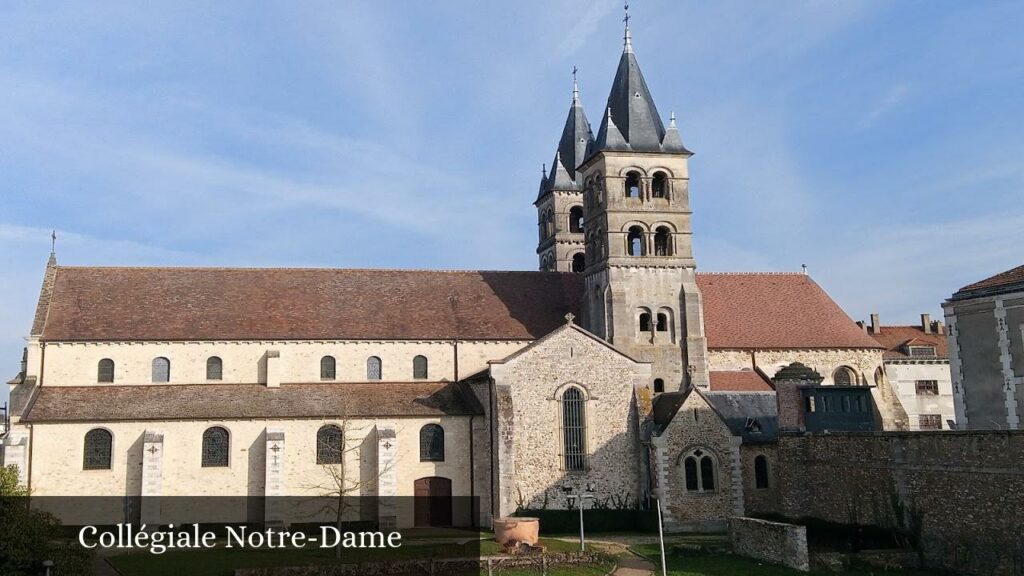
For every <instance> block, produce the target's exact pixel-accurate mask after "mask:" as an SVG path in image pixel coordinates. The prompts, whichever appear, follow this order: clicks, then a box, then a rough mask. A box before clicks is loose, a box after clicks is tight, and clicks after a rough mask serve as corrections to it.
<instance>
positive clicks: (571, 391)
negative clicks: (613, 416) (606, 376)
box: [561, 386, 587, 472]
mask: <svg viewBox="0 0 1024 576" xmlns="http://www.w3.org/2000/svg"><path fill="white" fill-rule="evenodd" d="M561 400H562V466H563V469H564V470H566V471H570V472H581V471H584V470H586V469H587V413H586V398H585V397H584V396H583V391H582V390H580V389H579V388H577V387H575V386H570V387H569V388H567V389H566V390H565V392H563V393H562V399H561Z"/></svg>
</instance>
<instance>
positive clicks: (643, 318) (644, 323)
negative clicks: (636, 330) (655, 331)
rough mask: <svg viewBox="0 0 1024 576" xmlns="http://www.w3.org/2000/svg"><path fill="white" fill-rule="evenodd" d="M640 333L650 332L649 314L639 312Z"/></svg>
mask: <svg viewBox="0 0 1024 576" xmlns="http://www.w3.org/2000/svg"><path fill="white" fill-rule="evenodd" d="M640 331H641V332H650V331H651V313H650V312H641V313H640Z"/></svg>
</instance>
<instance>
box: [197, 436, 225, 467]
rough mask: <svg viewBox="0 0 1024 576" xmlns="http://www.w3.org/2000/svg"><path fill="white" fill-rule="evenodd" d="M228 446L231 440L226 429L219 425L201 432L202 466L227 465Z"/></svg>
mask: <svg viewBox="0 0 1024 576" xmlns="http://www.w3.org/2000/svg"><path fill="white" fill-rule="evenodd" d="M230 447H231V440H230V438H229V436H228V431H227V430H226V429H224V428H221V427H220V426H214V427H213V428H207V429H206V432H203V467H204V468H217V467H225V466H227V465H228V450H229V449H230Z"/></svg>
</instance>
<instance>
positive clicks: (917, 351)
mask: <svg viewBox="0 0 1024 576" xmlns="http://www.w3.org/2000/svg"><path fill="white" fill-rule="evenodd" d="M910 355H911V356H923V357H932V356H935V346H910Z"/></svg>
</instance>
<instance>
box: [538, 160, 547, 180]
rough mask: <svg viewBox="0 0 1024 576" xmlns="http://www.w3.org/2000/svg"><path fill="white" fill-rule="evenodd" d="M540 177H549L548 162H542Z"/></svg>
mask: <svg viewBox="0 0 1024 576" xmlns="http://www.w3.org/2000/svg"><path fill="white" fill-rule="evenodd" d="M540 177H541V178H547V177H548V164H547V162H541V164H540Z"/></svg>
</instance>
